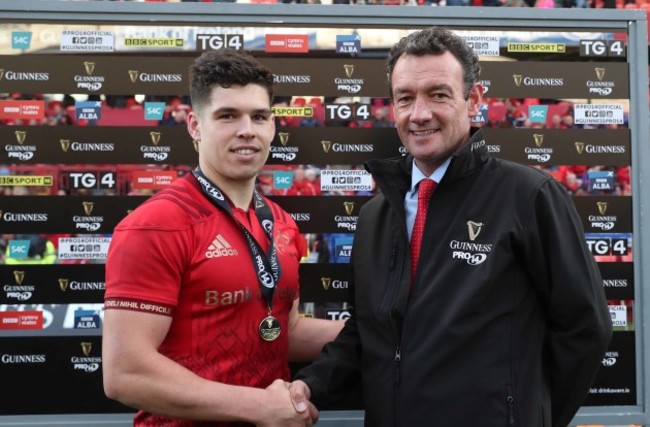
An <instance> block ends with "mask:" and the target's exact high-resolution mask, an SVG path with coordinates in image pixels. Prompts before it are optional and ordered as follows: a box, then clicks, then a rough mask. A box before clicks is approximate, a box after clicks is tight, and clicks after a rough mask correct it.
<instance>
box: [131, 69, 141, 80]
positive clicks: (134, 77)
mask: <svg viewBox="0 0 650 427" xmlns="http://www.w3.org/2000/svg"><path fill="white" fill-rule="evenodd" d="M138 74H139V73H138V70H129V78H130V79H131V83H135V82H137V81H138Z"/></svg>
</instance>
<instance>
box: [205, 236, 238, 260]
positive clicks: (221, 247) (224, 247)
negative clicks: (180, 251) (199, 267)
mask: <svg viewBox="0 0 650 427" xmlns="http://www.w3.org/2000/svg"><path fill="white" fill-rule="evenodd" d="M236 255H239V252H237V249H235V248H233V247H232V246H230V243H228V241H227V240H226V239H224V237H223V236H222V235H221V234H217V236H216V237H215V238H214V240H213V241H212V244H211V245H210V246H209V247H208V250H207V252H206V253H205V257H206V258H220V257H222V256H236Z"/></svg>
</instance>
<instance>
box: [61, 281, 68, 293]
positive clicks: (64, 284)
mask: <svg viewBox="0 0 650 427" xmlns="http://www.w3.org/2000/svg"><path fill="white" fill-rule="evenodd" d="M69 283H70V281H69V280H68V279H59V289H61V292H65V291H66V290H68V284H69Z"/></svg>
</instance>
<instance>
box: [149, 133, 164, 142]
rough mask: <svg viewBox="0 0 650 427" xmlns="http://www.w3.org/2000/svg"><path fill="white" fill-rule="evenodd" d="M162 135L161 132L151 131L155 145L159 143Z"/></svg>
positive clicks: (150, 134)
mask: <svg viewBox="0 0 650 427" xmlns="http://www.w3.org/2000/svg"><path fill="white" fill-rule="evenodd" d="M160 135H162V134H161V133H160V132H149V136H150V137H151V142H152V143H153V145H158V143H159V142H160Z"/></svg>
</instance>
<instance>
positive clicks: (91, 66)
mask: <svg viewBox="0 0 650 427" xmlns="http://www.w3.org/2000/svg"><path fill="white" fill-rule="evenodd" d="M84 68H85V69H86V74H88V75H89V76H90V75H92V74H93V71H95V63H94V62H90V61H84Z"/></svg>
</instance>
